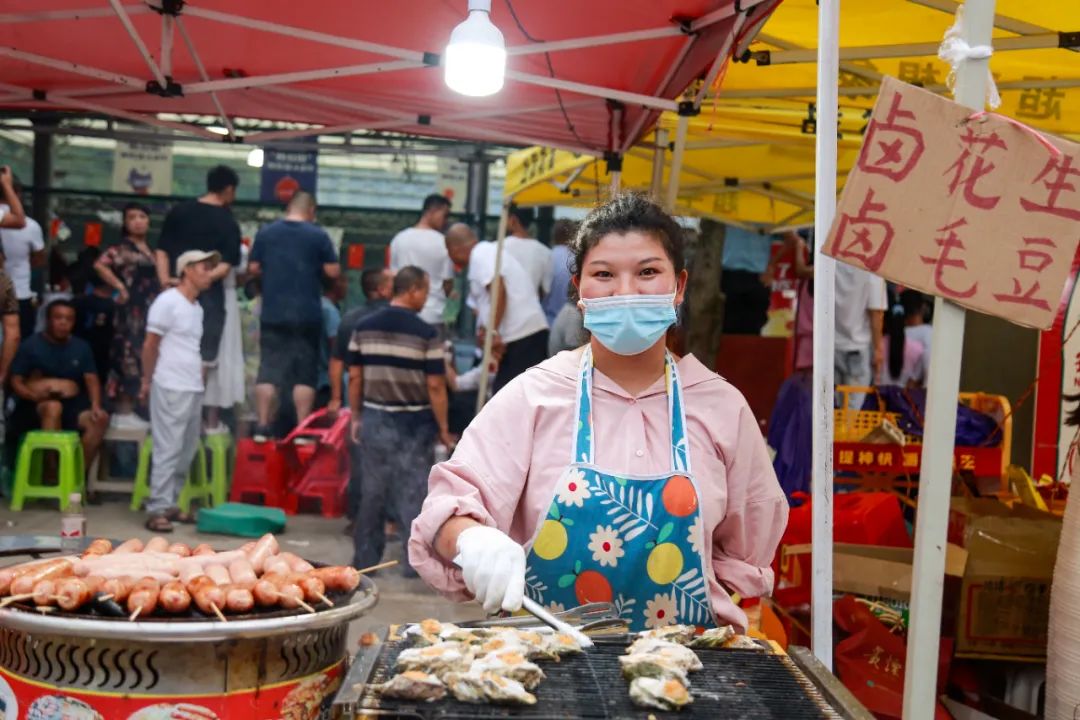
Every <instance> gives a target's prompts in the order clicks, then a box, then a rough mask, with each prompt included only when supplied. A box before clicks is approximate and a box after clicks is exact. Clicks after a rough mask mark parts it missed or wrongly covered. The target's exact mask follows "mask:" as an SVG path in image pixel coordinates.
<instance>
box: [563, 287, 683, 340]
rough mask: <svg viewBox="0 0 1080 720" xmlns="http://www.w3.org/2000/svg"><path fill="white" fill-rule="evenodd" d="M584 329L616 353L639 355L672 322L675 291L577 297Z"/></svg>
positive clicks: (657, 338)
mask: <svg viewBox="0 0 1080 720" xmlns="http://www.w3.org/2000/svg"><path fill="white" fill-rule="evenodd" d="M581 307H582V309H584V311H585V329H586V330H588V331H589V332H591V333H592V334H593V337H595V338H596V339H597V340H598V341H599V342H600V344H601V345H603V346H604V347H606V348H607V349H608V350H610V351H611V352H613V353H616V354H618V355H639V354H640V353H643V352H645V351H646V350H648V349H649V348H651V347H652V346H653V345H655V344H656V342H657V341H658V340H659V339H660V338H662V337H663V336H664V333H666V332H667V329H668V328H669V327H671V326H672V325H674V324H675V293H671V294H670V295H612V296H610V297H603V298H592V299H585V298H582V299H581Z"/></svg>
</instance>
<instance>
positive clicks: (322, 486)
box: [281, 410, 350, 517]
mask: <svg viewBox="0 0 1080 720" xmlns="http://www.w3.org/2000/svg"><path fill="white" fill-rule="evenodd" d="M349 417H350V416H349V412H348V411H347V410H342V411H341V412H339V413H338V414H337V415H336V416H334V417H331V416H330V415H328V414H327V413H326V411H325V410H317V411H315V412H314V413H312V414H311V415H310V416H308V417H307V418H306V419H305V420H304V422H302V423H301V424H300V425H298V426H297V427H296V429H295V430H293V431H292V432H291V433H289V436H288V437H287V438H285V439H284V440H283V441H282V442H281V454H282V456H283V457H284V463H285V466H286V468H287V474H288V479H289V495H288V498H287V503H288V506H287V507H286V512H289V513H297V512H301V511H304V510H306V509H307V508H310V507H312V506H313V505H317V506H318V508H319V512H320V513H321V514H322V515H323V517H341V516H342V515H344V514H345V504H346V496H347V494H348V488H349V453H348V448H347V443H346V437H347V435H348V432H349ZM298 441H299V442H298ZM305 441H306V442H305Z"/></svg>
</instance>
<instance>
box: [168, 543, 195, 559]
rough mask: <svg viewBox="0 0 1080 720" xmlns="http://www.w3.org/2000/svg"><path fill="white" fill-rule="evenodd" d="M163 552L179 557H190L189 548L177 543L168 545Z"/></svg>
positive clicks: (184, 544)
mask: <svg viewBox="0 0 1080 720" xmlns="http://www.w3.org/2000/svg"><path fill="white" fill-rule="evenodd" d="M165 552H170V553H173V554H174V555H179V556H180V557H188V556H189V555H191V548H190V547H188V545H187V544H186V543H182V542H178V543H173V544H172V545H170V546H169V547H168V549H167V550H166V551H165Z"/></svg>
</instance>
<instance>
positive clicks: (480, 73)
mask: <svg viewBox="0 0 1080 720" xmlns="http://www.w3.org/2000/svg"><path fill="white" fill-rule="evenodd" d="M444 64H445V66H446V75H445V77H446V84H447V86H449V88H450V89H451V90H454V91H456V92H459V93H461V94H462V95H470V96H472V97H484V96H486V95H494V94H495V93H497V92H499V90H501V89H502V86H503V77H504V76H505V74H506V43H505V42H504V41H503V36H502V33H501V32H499V28H497V27H495V25H494V24H493V23H492V22H491V0H469V16H468V17H467V18H465V21H464V22H463V23H461V24H460V25H458V26H457V27H456V28H454V31H453V32H452V33H450V43H449V44H448V45H447V46H446V54H445V56H444Z"/></svg>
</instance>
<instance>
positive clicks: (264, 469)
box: [229, 438, 295, 512]
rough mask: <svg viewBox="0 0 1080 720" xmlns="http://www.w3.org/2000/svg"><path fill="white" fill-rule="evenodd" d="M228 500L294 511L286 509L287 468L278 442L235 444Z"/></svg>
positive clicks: (287, 499)
mask: <svg viewBox="0 0 1080 720" xmlns="http://www.w3.org/2000/svg"><path fill="white" fill-rule="evenodd" d="M229 500H230V501H232V502H243V503H252V504H259V505H266V506H269V507H276V508H281V509H282V510H284V511H285V512H295V511H291V510H290V509H289V507H290V499H289V474H288V467H287V465H286V463H285V458H284V457H283V456H282V452H281V449H280V448H279V447H278V443H276V442H255V441H254V440H252V439H251V438H244V439H242V440H238V441H237V443H236V465H235V468H234V470H233V482H232V488H231V489H230V490H229Z"/></svg>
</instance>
